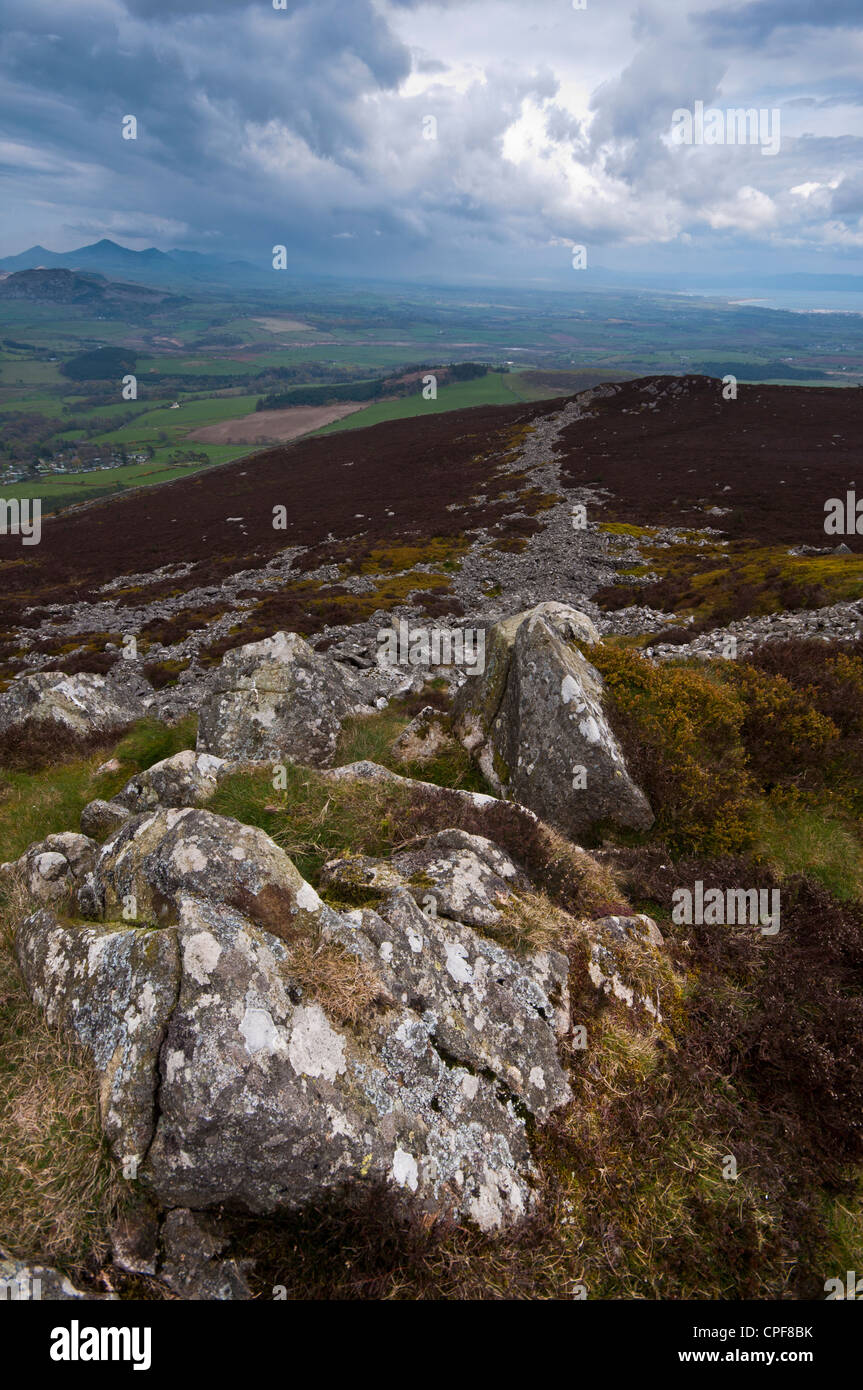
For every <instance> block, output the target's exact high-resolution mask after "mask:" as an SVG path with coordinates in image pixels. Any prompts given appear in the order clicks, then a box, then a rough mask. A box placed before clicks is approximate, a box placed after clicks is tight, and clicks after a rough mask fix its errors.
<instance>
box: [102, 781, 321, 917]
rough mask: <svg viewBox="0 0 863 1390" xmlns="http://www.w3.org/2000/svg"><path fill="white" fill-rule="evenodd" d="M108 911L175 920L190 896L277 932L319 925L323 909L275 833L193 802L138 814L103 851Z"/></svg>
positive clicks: (104, 889) (104, 893) (104, 897)
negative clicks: (229, 909) (227, 907)
mask: <svg viewBox="0 0 863 1390" xmlns="http://www.w3.org/2000/svg"><path fill="white" fill-rule="evenodd" d="M95 877H96V882H97V887H98V890H99V891H100V892H101V895H102V904H103V909H102V910H103V912H104V913H106V914H107V915H109V916H110V915H112V914H114V913H120V912H122V911H123V910H125V911H126V913H127V915H128V913H129V911H130V910H131V912H132V914H133V915H134V916H135V917H137V918H142V919H143V918H148V917H149V918H151V919H152V920H153V921H154V922H157V923H163V924H171V923H173V922H175V921H176V920H177V913H178V904H179V901H180V899H181V897H182V896H183V895H185V894H194V895H196V896H199V897H201V898H204V899H207V900H209V901H212V902H215V903H224V904H226V905H230V906H231V907H235V908H236V909H237V910H238V911H240V912H243V913H244V914H245V915H246V916H247V917H249V918H251V920H252V921H254V922H257V923H258V924H259V925H260V926H262V927H265V928H266V930H267V931H270V932H272V933H273V934H274V935H276V936H285V937H289V936H296V935H297V934H298V933H302V932H305V931H311V930H316V929H317V927H318V925H319V914H320V912H321V909H322V907H323V904H322V903H321V900H320V898H319V897H318V895H317V893H316V892H315V890H314V888H312V887H311V885H310V884H308V883H306V881H305V879H304V878H303V877H302V875H301V874H300V873H299V872H298V870H297V869H296V867H295V866H294V864H293V862H292V860H291V859H289V858H288V856H287V854H285V852H284V850H282V849H280V848H279V846H278V845H277V844H276V843H275V841H274V840H271V839H270V837H269V835H266V834H265V833H264V831H263V830H258V829H257V828H256V827H254V826H251V825H243V824H241V822H240V821H235V820H231V819H230V818H228V817H225V816H216V815H213V814H212V812H210V811H203V810H196V809H193V808H191V807H185V808H182V809H172V810H159V811H154V812H151V813H150V814H149V815H147V814H144V815H139V816H132V817H131V819H130V820H128V821H126V823H125V824H124V825H123V826H121V828H120V829H119V830H118V831H117V832H116V834H115V835H113V836H112V837H111V839H110V840H108V841H107V843H106V844H104V845H103V846H102V847H101V849H100V850H99V852H98V856H97V860H96V869H95Z"/></svg>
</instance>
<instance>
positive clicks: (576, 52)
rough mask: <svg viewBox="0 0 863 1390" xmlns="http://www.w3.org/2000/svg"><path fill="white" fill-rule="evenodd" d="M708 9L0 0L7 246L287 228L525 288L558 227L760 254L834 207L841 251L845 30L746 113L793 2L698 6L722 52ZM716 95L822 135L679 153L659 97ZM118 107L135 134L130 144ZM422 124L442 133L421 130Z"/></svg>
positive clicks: (266, 238) (328, 261) (515, 3)
mask: <svg viewBox="0 0 863 1390" xmlns="http://www.w3.org/2000/svg"><path fill="white" fill-rule="evenodd" d="M701 3H702V0H641V3H640V5H639V6H638V7H637V8H636V6H635V5H634V4H633V3H632V0H603V3H602V4H600V3H599V0H597V3H596V4H594V0H589V4H590V9H589V10H588V11H586V12H585V13H583V14H577V13H575V12H574V11H572V9H571V6H570V5H569V3H568V0H543V5H545V6H547V10H543V7H542V6H539V7H538V6H537V5H536V3H535V0H447V3H439V2H438V3H423V0H290V4H289V8H288V9H287V10H285V11H281V10H278V11H277V10H273V8H272V5H271V3H270V0H252V2H251V3H244V0H63V3H57V0H3V6H4V16H3V29H2V32H0V78H2V83H0V130H2V136H0V166H2V167H3V169H4V171H5V178H4V183H5V186H6V195H5V217H4V225H3V237H4V241H3V244H2V247H0V250H2V251H3V252H6V253H8V252H12V251H17V250H20V249H22V246H23V245H24V244H26V243H27V242H28V241H31V242H32V241H41V242H43V243H45V244H47V245H52V238H53V240H54V241H55V242H56V241H57V240H58V238H59V237H61V236H62V237H65V238H67V240H66V242H65V244H66V245H68V244H70V240H71V238H73V237H74V238H77V237H79V236H82V237H84V238H88V237H90V236H94V237H95V236H98V235H107V236H117V237H119V238H120V239H121V240H122V239H128V240H135V241H142V240H146V241H152V242H155V243H156V244H158V245H161V246H170V245H175V244H181V245H186V246H189V247H194V248H195V249H202V250H218V249H222V248H224V250H225V251H226V253H228V254H238V255H242V256H244V257H246V258H248V259H252V260H257V261H258V263H260V264H264V263H266V261H267V259H268V257H269V250H270V248H271V247H272V245H273V244H275V243H276V242H284V243H285V244H286V245H288V246H289V248H290V251H291V255H292V259H293V260H295V261H296V263H297V265H298V266H299V267H302V268H309V267H317V268H322V269H328V268H331V269H333V270H337V271H339V272H341V271H343V270H350V269H354V270H360V269H361V270H363V271H365V272H372V271H374V270H378V271H380V272H382V273H389V272H391V271H392V272H396V271H397V272H398V273H418V274H419V273H425V272H427V271H431V270H432V269H437V270H439V271H442V272H445V273H446V274H448V275H450V276H453V277H457V275H458V273H459V271H460V270H461V269H464V268H465V267H467V266H468V265H469V264H470V265H471V266H472V267H480V268H482V267H484V268H485V270H486V271H487V273H489V274H493V271H494V268H496V267H501V266H504V265H513V264H517V265H519V266H520V267H521V268H522V269H524V270H525V271H526V274H527V276H528V277H529V275H530V268H531V266H532V265H535V264H542V265H543V266H545V265H547V264H549V263H551V261H553V258H554V257H555V256H557V257H559V260H560V262H561V263H565V262H566V260H567V256H566V247H567V244H569V243H572V242H584V243H585V244H588V243H589V244H590V245H591V247H593V248H594V249H597V248H598V249H600V250H601V249H602V248H603V247H604V246H606V245H614V244H617V245H624V246H625V245H627V244H637V243H641V242H650V240H651V238H653V239H655V240H656V242H657V243H662V244H669V245H672V244H674V243H675V242H677V241H679V240H681V239H683V238H684V237H699V236H702V235H704V234H705V228H706V229H708V231H709V232H710V234H711V235H715V236H718V237H722V238H724V239H725V243H726V244H729V243H730V242H731V240H732V239H733V238H734V237H735V236H736V235H737V234H738V233H739V235H740V236H741V237H746V238H749V239H750V241H751V240H752V239H753V238H756V237H762V238H763V240H762V244H763V245H764V246H769V245H770V238H773V237H777V236H778V235H780V233H781V232H782V231H783V229H784V228H785V226H786V225H787V228H788V235H789V236H790V237H793V236H797V237H798V240H799V238H801V237H803V238H811V239H813V240H817V237H818V235H819V230H820V229H821V227H822V225H823V219H824V218H826V217H827V216H832V217H833V218H834V220H835V221H838V222H839V223H841V225H840V227H839V232H840V233H842V234H843V235H844V234H845V232H846V231H847V233H848V238H849V241H848V244H849V245H853V237H854V236H856V235H858V231H857V229H856V227H854V226H852V225H851V223H852V221H853V220H854V219H856V218H858V217H859V211H856V210H855V209H856V208H857V202H856V198H857V195H856V193H855V191H854V190H855V188H856V187H857V186H858V184H857V183H856V182H854V181H855V180H858V181H859V179H860V177H861V170H863V159H861V154H860V151H859V150H858V149H857V148H856V147H852V145H851V144H848V143H846V144H841V143H840V142H839V140H838V136H839V135H840V134H841V131H840V130H838V129H837V127H836V123H837V121H839V120H841V119H842V116H841V115H839V116H837V114H836V113H837V111H838V109H839V108H840V107H842V106H843V105H846V104H849V103H850V104H853V105H856V106H860V105H863V95H861V92H860V91H859V90H858V83H857V77H856V74H854V73H853V72H852V71H851V70H850V68H849V66H848V65H847V64H846V65H845V66H844V67H843V65H842V58H843V49H844V48H845V47H847V45H844V44H843V41H842V40H841V39H840V38H839V37H838V36H837V37H836V39H835V43H834V49H835V56H834V54H833V53H832V52H831V54H830V55H829V56H828V58H827V59H826V60H825V63H824V65H823V66H824V69H825V70H824V71H821V72H819V73H817V74H816V75H815V77H814V78H813V80H812V82H811V83H810V82H805V83H804V82H803V81H802V80H801V73H800V60H799V59H798V58H797V57H796V56H794V57H792V58H787V59H786V58H782V59H781V60H776V59H774V58H773V57H772V55H771V61H772V62H773V66H772V68H771V73H770V100H769V101H768V100H762V99H760V98H759V95H758V93H757V92H751V93H749V92H747V95H746V99H745V100H744V101H743V102H742V103H741V102H740V101H739V100H736V99H734V100H732V99H731V98H732V96H733V94H734V90H735V89H734V86H733V80H734V67H733V64H734V62H735V61H741V62H744V63H745V62H746V61H747V59H748V55H749V52H750V51H751V50H753V49H754V48H756V47H757V42H756V38H757V36H759V35H760V36H762V37H764V38H765V41H766V36H769V34H770V33H771V32H772V29H771V26H773V25H774V20H775V21H776V22H777V23H778V22H779V18H782V20H783V22H786V23H803V22H805V20H804V17H803V16H804V7H803V6H801V5H798V4H797V3H796V0H783V3H782V4H781V5H780V4H772V3H768V0H758V3H755V4H748V5H743V6H741V7H738V9H737V10H732V11H726V10H722V11H720V10H718V9H714V10H712V11H710V12H709V13H708V14H707V15H706V16H704V14H703V12H701V17H702V19H703V20H704V22H705V23H707V24H708V26H714V27H715V26H716V25H718V24H719V22H720V20H721V22H722V24H724V25H725V28H726V31H727V32H728V33H730V34H734V35H736V36H737V38H736V40H735V42H737V43H738V46H739V47H741V48H742V52H743V58H742V59H739V58H738V54H737V53H736V52H734V51H732V46H731V44H730V43H729V44H727V45H721V44H718V43H716V42H713V41H710V42H707V41H706V40H705V34H706V33H711V34H712V32H713V30H712V29H710V28H709V29H708V30H705V28H704V25H703V24H702V23H701V22H700V20H699V8H698V7H699V6H700V4H701ZM858 4H863V0H855V4H854V5H853V6H851V7H848V6H840V5H839V4H838V3H831V0H824V2H823V3H820V4H819V5H818V7H817V16H818V19H819V21H822V20H823V22H824V24H825V25H826V24H827V23H830V24H837V25H838V24H839V23H840V19H839V12H840V10H847V9H849V8H850V9H852V10H853V11H854V15H855V17H856V14H857V5H858ZM814 9H815V6H814V5H811V6H810V5H809V4H808V3H807V5H806V7H805V13H806V14H810V13H811V12H812V10H814ZM633 11H635V12H634V13H633ZM789 15H790V16H791V18H790V19H789V18H788V16H789ZM758 42H760V39H759V40H758ZM621 53H623V54H624V55H625V56H623V57H620V56H619V55H620V54H621ZM783 64H785V66H783ZM786 70H788V72H789V79H788V81H787V83H784V73H785V71H786ZM747 76H748V79H749V80H750V81H751V65H750V69H749V72H748V74H747ZM573 92H576V93H577V98H576V100H575V104H573V96H572V94H573ZM726 96H727V97H728V102H727V103H726ZM720 97H721V98H722V104H723V105H724V104H732V105H739V104H745V105H750V104H753V103H754V104H757V105H768V104H769V105H774V104H781V105H782V107H783V112H785V111H787V112H788V121H789V123H790V122H792V121H793V120H794V119H795V118H796V119H797V120H798V121H800V120H805V122H806V124H807V125H808V126H811V127H812V128H813V129H815V130H816V133H815V134H814V135H813V136H812V137H810V138H808V139H807V138H803V137H802V135H801V133H800V131H799V127H798V134H797V138H796V139H794V138H793V137H792V135H791V134H789V135H788V137H787V139H784V142H783V150H782V156H781V160H780V159H776V160H767V159H763V158H762V157H761V155H760V151H759V150H758V149H755V150H745V149H744V150H737V151H733V152H732V151H729V150H725V151H718V152H716V151H714V152H711V151H701V152H700V154H699V155H698V156H696V157H693V158H689V157H686V156H687V154H691V152H686V151H682V152H681V151H670V150H669V149H668V147H667V145H666V144H665V143H664V140H663V136H664V135H665V133H666V132H667V130H668V127H669V123H670V119H671V113H672V112H673V110H674V109H675V108H676V107H679V106H685V105H689V104H691V102H692V101H693V100H695V99H701V100H704V101H706V102H708V103H710V102H712V101H714V100H716V101H717V102H718V101H719V99H720ZM783 98H784V99H783ZM804 103H805V105H804ZM127 114H133V115H135V116H136V118H137V120H138V123H139V138H138V140H137V141H124V140H122V139H121V129H120V127H121V120H122V117H123V116H125V115H127ZM429 115H433V116H434V117H435V120H436V122H437V131H436V134H437V138H436V139H435V140H427V139H425V138H423V122H424V118H425V117H427V116H429ZM831 123H832V124H831ZM783 131H785V121H784V119H783ZM678 156H682V157H678ZM842 161H844V163H842ZM840 175H844V177H845V180H846V182H845V183H844V184H843V183H842V182H841V178H840ZM837 181H838V182H837ZM831 182H832V183H833V184H835V185H837V186H836V188H835V189H834V194H835V196H834V197H833V200H832V207H831V206H830V196H829V195H828V194H826V193H825V194H824V195H823V198H820V201H819V199H817V198H810V199H804V198H802V197H800V196H796V197H792V196H791V195H790V194H789V189H790V188H792V187H793V186H796V185H801V184H808V183H818V184H819V187H820V186H821V185H822V184H823V185H824V186H825V187H827V186H828V185H829V184H830V183H831ZM843 188H845V192H844V194H843V193H842V189H843ZM819 197H820V195H819ZM843 200H844V201H843ZM846 205H847V206H846ZM843 218H847V219H848V222H849V227H848V228H845V226H844V223H842V219H843ZM834 232H835V229H834ZM834 232H831V235H832V234H834ZM557 248H562V249H560V250H558V249H557Z"/></svg>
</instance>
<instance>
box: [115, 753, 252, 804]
mask: <svg viewBox="0 0 863 1390" xmlns="http://www.w3.org/2000/svg"><path fill="white" fill-rule="evenodd" d="M225 766H226V764H225V761H224V759H223V758H216V757H214V756H213V755H212V753H196V752H195V751H194V750H193V749H191V748H186V749H184V750H183V751H182V752H181V753H175V754H174V756H173V757H171V758H164V759H163V760H162V762H159V763H153V766H152V767H148V768H146V769H145V770H144V771H143V772H137V773H136V774H135V776H134V777H132V778H131V779H130V780H129V781H128V782H127V783H126V785H125V787H124V788H123V790H122V791H119V792H117V794H116V796H113V797H112V798H111V801H112V802H114V803H116V804H117V805H119V806H121V807H124V808H125V809H126V810H128V811H134V812H137V811H152V810H154V809H155V808H156V807H157V806H165V807H179V806H203V805H204V804H205V803H206V802H207V801H210V800H211V799H212V797H213V796H215V794H216V789H217V788H218V785H219V775H220V773H221V772H222V769H223V768H224V767H225Z"/></svg>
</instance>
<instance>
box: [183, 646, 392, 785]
mask: <svg viewBox="0 0 863 1390" xmlns="http://www.w3.org/2000/svg"><path fill="white" fill-rule="evenodd" d="M371 712H372V708H371V706H370V705H368V704H366V703H365V693H364V687H363V686H362V684H361V677H360V676H358V675H357V674H356V673H354V672H352V671H351V670H349V668H348V667H346V666H345V665H343V664H342V663H339V662H334V661H331V660H329V658H328V657H327V656H326V655H321V654H319V653H318V652H315V651H313V650H312V648H311V647H310V646H309V644H308V643H307V642H305V641H304V640H303V638H302V637H300V636H298V635H297V633H295V632H288V633H285V632H277V633H276V634H275V636H274V637H268V638H266V639H265V640H264V641H263V642H252V643H250V644H249V645H247V646H245V647H237V648H235V649H234V650H233V651H229V652H228V653H227V654H226V655H225V657H224V659H223V661H222V664H221V666H220V667H219V668H218V671H217V673H216V676H215V679H214V683H213V687H212V690H211V692H210V693H209V694H208V695H207V696H206V698H205V699H204V701H203V703H202V705H201V710H200V714H199V717H198V742H197V747H198V751H199V752H200V753H213V754H216V755H217V756H218V757H220V758H225V759H226V760H228V761H230V762H273V761H276V762H286V761H289V760H290V761H292V762H299V763H306V764H308V765H310V766H312V767H326V766H327V764H328V763H331V762H332V759H333V754H334V753H335V748H336V740H337V739H338V735H339V731H340V729H341V726H342V721H343V720H344V719H345V717H346V716H347V715H349V714H352V713H371Z"/></svg>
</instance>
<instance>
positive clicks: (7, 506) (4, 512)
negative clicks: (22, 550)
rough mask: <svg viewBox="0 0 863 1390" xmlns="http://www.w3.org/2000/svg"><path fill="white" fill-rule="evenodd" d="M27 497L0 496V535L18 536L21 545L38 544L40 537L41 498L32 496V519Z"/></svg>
mask: <svg viewBox="0 0 863 1390" xmlns="http://www.w3.org/2000/svg"><path fill="white" fill-rule="evenodd" d="M30 507H31V502H30V498H29V497H22V498H20V500H19V498H17V497H8V498H6V497H0V536H20V537H21V544H22V545H38V544H39V542H40V540H41V539H42V500H41V498H39V497H34V498H33V502H32V507H33V513H32V520H31V514H30Z"/></svg>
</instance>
